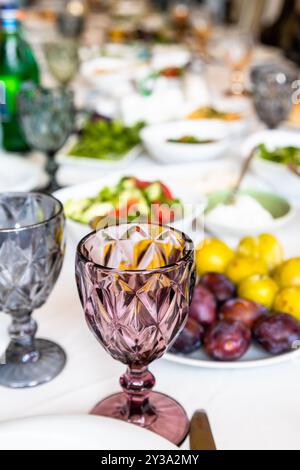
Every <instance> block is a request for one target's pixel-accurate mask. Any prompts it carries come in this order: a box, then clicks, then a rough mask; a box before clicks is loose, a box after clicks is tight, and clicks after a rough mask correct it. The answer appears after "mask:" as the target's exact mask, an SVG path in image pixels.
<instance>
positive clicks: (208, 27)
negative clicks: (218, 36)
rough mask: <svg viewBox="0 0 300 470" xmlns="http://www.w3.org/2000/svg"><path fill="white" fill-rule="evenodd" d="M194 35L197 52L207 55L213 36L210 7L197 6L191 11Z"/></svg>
mask: <svg viewBox="0 0 300 470" xmlns="http://www.w3.org/2000/svg"><path fill="white" fill-rule="evenodd" d="M190 23H191V26H192V33H193V37H194V46H195V49H196V52H198V53H200V54H201V55H202V54H203V55H206V53H207V46H208V42H209V40H210V38H211V36H212V34H213V15H212V11H211V10H210V9H209V8H208V7H205V6H203V7H201V6H196V7H193V8H192V9H191V20H190Z"/></svg>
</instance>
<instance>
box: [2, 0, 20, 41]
mask: <svg viewBox="0 0 300 470" xmlns="http://www.w3.org/2000/svg"><path fill="white" fill-rule="evenodd" d="M0 28H1V31H2V32H3V33H4V34H16V33H17V32H18V31H19V28H20V10H19V9H18V7H17V6H16V5H15V4H13V3H12V4H8V5H5V6H2V8H1V9H0Z"/></svg>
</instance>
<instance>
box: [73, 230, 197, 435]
mask: <svg viewBox="0 0 300 470" xmlns="http://www.w3.org/2000/svg"><path fill="white" fill-rule="evenodd" d="M76 279H77V285H78V291H79V295H80V298H81V302H82V305H83V308H84V311H85V315H86V320H87V323H88V325H89V327H90V328H91V330H92V331H93V333H94V334H95V336H96V338H97V339H98V340H99V342H100V343H101V344H102V346H103V347H104V348H105V349H106V351H107V352H109V354H110V355H111V356H112V357H113V358H114V359H116V360H117V361H120V362H122V363H124V364H126V365H127V366H128V368H127V372H126V373H125V374H124V375H123V376H122V377H121V379H120V384H121V386H122V388H123V393H118V394H116V395H113V396H111V397H109V398H107V399H105V400H103V401H102V402H101V403H99V404H98V405H97V406H96V407H95V408H94V410H93V411H92V413H93V414H96V415H101V416H109V417H113V418H116V419H120V420H124V421H128V422H131V423H134V424H137V425H139V426H142V427H145V428H147V429H150V430H152V431H154V432H156V433H158V434H160V435H162V436H164V437H165V438H167V439H169V440H170V441H172V442H174V443H175V444H180V443H181V442H182V441H183V440H184V438H185V437H186V435H187V432H188V429H189V421H188V419H187V416H186V413H185V411H184V410H183V408H182V407H181V406H180V405H179V404H178V403H177V402H176V401H174V400H173V399H171V398H169V397H167V396H166V395H163V394H161V393H157V392H153V391H152V388H153V386H154V385H155V379H154V376H153V375H152V374H151V372H150V371H149V370H148V365H149V364H150V363H151V362H152V361H154V360H155V359H158V358H160V357H161V356H162V355H163V354H164V353H165V352H166V350H167V348H168V347H169V346H171V345H172V344H173V342H174V341H175V340H176V338H177V336H178V335H179V333H180V332H181V330H182V329H183V327H184V325H185V322H186V320H187V317H188V312H189V306H190V300H191V296H192V291H193V287H194V282H195V270H194V249H193V243H192V241H191V240H190V239H189V238H188V237H187V236H186V235H184V234H183V233H181V232H178V231H176V230H174V229H171V228H169V227H163V226H157V225H148V224H141V225H136V224H124V225H119V226H111V227H108V228H106V229H102V230H100V231H98V232H97V233H96V232H95V233H92V234H90V235H89V236H87V237H86V238H84V239H83V240H82V241H81V243H80V244H79V246H78V249H77V258H76Z"/></svg>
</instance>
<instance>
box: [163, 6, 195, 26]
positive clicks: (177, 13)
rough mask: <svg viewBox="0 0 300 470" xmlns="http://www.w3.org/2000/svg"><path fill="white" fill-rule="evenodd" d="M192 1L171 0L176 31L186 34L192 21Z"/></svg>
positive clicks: (171, 10) (171, 14) (172, 19)
mask: <svg viewBox="0 0 300 470" xmlns="http://www.w3.org/2000/svg"><path fill="white" fill-rule="evenodd" d="M193 3H194V2H193V1H192V0H169V11H170V18H171V22H172V24H173V26H174V27H175V29H176V30H177V31H178V32H179V33H182V32H184V31H185V30H186V29H187V27H188V25H189V20H190V14H191V7H192V5H193Z"/></svg>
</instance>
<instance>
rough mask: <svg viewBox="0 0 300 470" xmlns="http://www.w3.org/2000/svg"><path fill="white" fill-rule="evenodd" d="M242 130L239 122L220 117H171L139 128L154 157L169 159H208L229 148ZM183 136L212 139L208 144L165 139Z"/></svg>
mask: <svg viewBox="0 0 300 470" xmlns="http://www.w3.org/2000/svg"><path fill="white" fill-rule="evenodd" d="M243 130H244V124H243V123H224V122H222V121H220V120H213V119H211V120H204V119H203V120H195V121H188V120H186V121H174V122H171V123H166V124H156V125H153V126H149V127H146V128H145V129H143V130H142V132H141V137H142V140H143V142H144V145H145V147H146V149H147V150H148V152H149V153H150V155H151V156H152V157H153V158H154V159H155V160H157V161H159V162H162V163H166V164H170V163H187V162H194V163H195V162H199V161H203V160H212V159H215V158H218V157H220V156H221V155H223V154H225V153H226V151H228V150H229V149H230V148H232V145H233V141H234V139H236V138H239V137H240V135H241V134H242V132H243ZM183 136H193V137H197V138H199V139H215V140H216V142H213V143H211V144H180V143H171V142H168V139H174V138H175V139H176V138H180V137H183Z"/></svg>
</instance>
